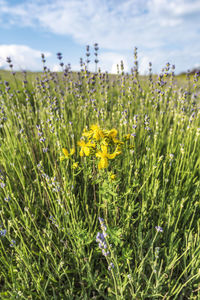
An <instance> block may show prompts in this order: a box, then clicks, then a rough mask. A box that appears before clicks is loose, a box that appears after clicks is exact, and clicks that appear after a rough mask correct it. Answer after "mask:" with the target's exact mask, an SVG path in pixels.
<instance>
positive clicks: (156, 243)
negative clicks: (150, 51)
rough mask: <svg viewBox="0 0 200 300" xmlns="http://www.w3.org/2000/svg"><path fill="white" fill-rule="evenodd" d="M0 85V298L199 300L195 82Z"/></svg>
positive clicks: (79, 80) (11, 79)
mask: <svg viewBox="0 0 200 300" xmlns="http://www.w3.org/2000/svg"><path fill="white" fill-rule="evenodd" d="M0 77H1V78H0V207H1V208H0V226H1V228H0V266H1V267H0V299H26V300H27V299H33V300H34V299H48V300H49V299H58V300H60V299H70V300H71V299H138V300H140V299H173V300H174V299H200V284H199V282H200V89H199V83H198V79H199V78H198V75H197V74H196V75H194V76H185V77H176V76H174V73H173V68H171V67H170V66H169V65H167V66H166V67H165V68H164V70H163V73H162V74H160V75H159V76H152V75H151V74H150V75H149V76H146V77H144V76H143V77H140V76H139V75H138V72H137V69H135V71H134V72H133V73H132V74H129V75H127V74H124V73H123V68H122V70H121V71H120V72H119V74H118V75H116V76H111V75H108V74H106V73H101V72H100V71H99V72H97V73H90V72H89V71H87V69H86V68H83V69H82V70H81V71H80V72H79V73H72V72H71V71H68V72H63V73H62V72H61V73H53V72H50V71H49V70H48V69H46V70H44V72H41V73H37V74H33V73H16V74H12V73H10V72H6V71H4V72H3V71H2V72H1V73H0Z"/></svg>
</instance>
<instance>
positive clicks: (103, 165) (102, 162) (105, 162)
mask: <svg viewBox="0 0 200 300" xmlns="http://www.w3.org/2000/svg"><path fill="white" fill-rule="evenodd" d="M107 167H108V160H107V158H101V160H100V162H99V164H98V169H99V170H100V169H104V168H107Z"/></svg>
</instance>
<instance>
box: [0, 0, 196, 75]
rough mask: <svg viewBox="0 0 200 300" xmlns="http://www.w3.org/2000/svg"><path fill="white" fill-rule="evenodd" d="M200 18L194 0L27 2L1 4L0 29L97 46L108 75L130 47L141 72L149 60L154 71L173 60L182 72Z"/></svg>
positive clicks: (193, 46)
mask: <svg viewBox="0 0 200 300" xmlns="http://www.w3.org/2000/svg"><path fill="white" fill-rule="evenodd" d="M199 19H200V1H199V0H49V1H47V0H32V1H31V0H30V1H21V2H19V4H13V5H12V4H10V3H9V1H6V0H0V24H1V26H8V25H10V26H11V25H12V24H16V25H17V26H35V27H37V28H38V30H41V28H43V30H44V31H48V32H52V33H54V34H57V35H66V36H71V37H72V38H73V39H74V40H75V41H76V42H77V43H79V44H81V45H86V44H93V43H94V42H98V43H99V45H100V48H103V49H104V50H108V51H109V52H110V53H111V54H113V57H111V56H112V55H110V54H109V53H108V52H107V54H103V55H104V56H105V55H107V58H106V56H105V57H104V58H105V61H106V60H107V63H108V64H109V67H108V68H107V69H110V70H113V71H114V65H116V60H118V58H119V59H120V57H123V58H124V60H126V61H127V60H128V59H129V55H127V54H125V53H126V51H127V50H129V51H130V50H131V49H133V48H134V47H135V46H138V48H139V53H140V51H141V52H142V55H141V58H142V57H143V60H141V70H143V71H145V68H144V65H145V62H146V61H147V60H148V59H149V60H150V61H152V62H153V64H154V67H155V69H156V71H157V70H158V69H161V65H163V62H164V63H165V62H167V61H168V60H171V59H173V58H176V59H177V60H178V62H177V64H178V65H179V66H181V62H182V68H183V69H184V68H185V66H186V61H188V63H190V64H192V61H193V59H192V58H193V57H195V53H199V52H200V42H199V32H200V22H199ZM191 47H192V50H193V48H195V51H191ZM174 49H175V50H176V53H175V56H172V54H173V50H174ZM145 57H146V58H145ZM188 58H190V62H189V59H188ZM145 59H146V61H145ZM111 61H113V63H112V62H111ZM195 62H196V58H195ZM112 66H113V67H112ZM147 68H148V66H147Z"/></svg>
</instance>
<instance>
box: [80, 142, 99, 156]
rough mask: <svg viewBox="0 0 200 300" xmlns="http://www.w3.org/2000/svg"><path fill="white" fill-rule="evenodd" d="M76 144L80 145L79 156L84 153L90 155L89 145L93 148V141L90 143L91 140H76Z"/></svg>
mask: <svg viewBox="0 0 200 300" xmlns="http://www.w3.org/2000/svg"><path fill="white" fill-rule="evenodd" d="M78 146H80V147H81V150H80V156H84V154H85V155H86V156H89V155H90V151H91V149H90V148H91V147H92V148H94V147H95V143H92V142H88V143H85V142H84V141H80V142H78Z"/></svg>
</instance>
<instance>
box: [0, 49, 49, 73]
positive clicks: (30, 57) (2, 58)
mask: <svg viewBox="0 0 200 300" xmlns="http://www.w3.org/2000/svg"><path fill="white" fill-rule="evenodd" d="M41 53H42V51H39V50H35V49H32V48H30V47H28V46H26V45H0V68H4V69H8V68H9V66H8V63H7V62H6V58H7V57H10V58H11V60H12V64H13V66H14V69H15V70H36V71H37V70H41V68H42V63H41ZM43 53H44V54H45V57H49V56H51V53H50V52H43Z"/></svg>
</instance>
